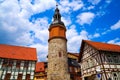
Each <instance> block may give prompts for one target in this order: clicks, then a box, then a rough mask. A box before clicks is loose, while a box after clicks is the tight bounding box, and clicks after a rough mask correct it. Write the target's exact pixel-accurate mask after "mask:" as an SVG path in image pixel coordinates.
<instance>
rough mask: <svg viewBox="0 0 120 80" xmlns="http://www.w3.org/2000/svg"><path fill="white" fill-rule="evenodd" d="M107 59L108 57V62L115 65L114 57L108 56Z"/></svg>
mask: <svg viewBox="0 0 120 80" xmlns="http://www.w3.org/2000/svg"><path fill="white" fill-rule="evenodd" d="M107 57H108V62H109V63H113V58H112V55H107Z"/></svg>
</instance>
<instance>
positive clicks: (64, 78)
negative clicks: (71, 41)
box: [47, 5, 70, 80]
mask: <svg viewBox="0 0 120 80" xmlns="http://www.w3.org/2000/svg"><path fill="white" fill-rule="evenodd" d="M53 18H54V20H53V22H52V23H51V25H50V27H49V40H48V42H49V44H48V72H47V80H70V75H69V73H68V61H67V39H66V27H65V25H64V23H63V22H62V21H61V14H60V12H59V9H58V6H57V5H56V9H55V13H54V16H53Z"/></svg>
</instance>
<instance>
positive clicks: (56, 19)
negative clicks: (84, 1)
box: [51, 4, 64, 26]
mask: <svg viewBox="0 0 120 80" xmlns="http://www.w3.org/2000/svg"><path fill="white" fill-rule="evenodd" d="M54 24H61V25H63V26H64V23H63V22H62V21H61V14H60V12H59V9H58V4H56V9H55V13H54V15H53V21H52V23H51V25H54Z"/></svg>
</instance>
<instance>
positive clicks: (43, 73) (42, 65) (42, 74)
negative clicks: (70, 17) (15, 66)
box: [34, 62, 47, 80]
mask: <svg viewBox="0 0 120 80" xmlns="http://www.w3.org/2000/svg"><path fill="white" fill-rule="evenodd" d="M46 69H47V62H37V63H36V68H35V78H34V80H47V70H46Z"/></svg>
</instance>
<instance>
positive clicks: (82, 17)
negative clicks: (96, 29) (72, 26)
mask: <svg viewBox="0 0 120 80" xmlns="http://www.w3.org/2000/svg"><path fill="white" fill-rule="evenodd" d="M94 18H95V14H94V13H92V12H84V13H81V14H79V15H78V16H77V22H78V23H79V24H81V25H83V24H91V23H92V21H93V19H94Z"/></svg>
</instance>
